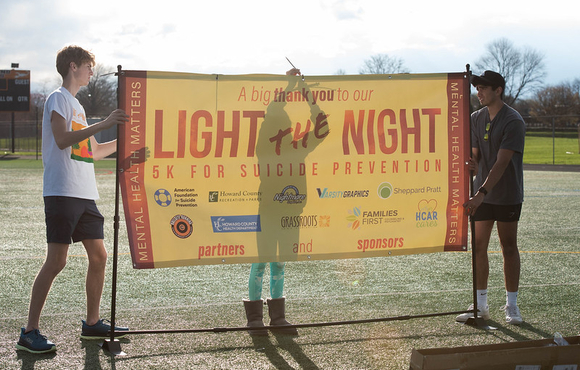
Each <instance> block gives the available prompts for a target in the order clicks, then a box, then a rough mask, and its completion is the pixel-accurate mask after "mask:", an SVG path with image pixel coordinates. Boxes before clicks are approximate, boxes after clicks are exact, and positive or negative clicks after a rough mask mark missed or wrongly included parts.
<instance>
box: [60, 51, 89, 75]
mask: <svg viewBox="0 0 580 370" xmlns="http://www.w3.org/2000/svg"><path fill="white" fill-rule="evenodd" d="M71 62H74V63H75V64H76V65H77V66H80V65H81V64H83V63H91V65H95V55H94V54H93V53H91V52H90V51H88V50H85V49H83V48H81V47H80V46H76V45H67V46H65V47H63V48H62V49H60V50H59V51H58V53H57V54H56V70H57V71H58V73H59V74H60V75H61V76H62V78H65V77H66V76H67V75H68V70H69V66H70V63H71Z"/></svg>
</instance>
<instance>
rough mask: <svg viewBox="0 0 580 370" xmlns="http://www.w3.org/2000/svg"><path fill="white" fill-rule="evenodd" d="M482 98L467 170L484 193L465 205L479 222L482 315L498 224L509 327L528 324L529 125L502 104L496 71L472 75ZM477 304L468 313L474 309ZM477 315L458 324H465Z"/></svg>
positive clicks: (477, 259) (474, 115)
mask: <svg viewBox="0 0 580 370" xmlns="http://www.w3.org/2000/svg"><path fill="white" fill-rule="evenodd" d="M471 83H472V85H473V86H475V88H476V89H477V97H478V99H479V101H480V103H481V105H482V106H483V108H481V109H480V110H478V111H476V112H473V113H472V115H471V135H472V157H471V158H470V159H469V162H468V165H469V168H470V170H472V171H475V173H476V176H475V180H474V189H479V190H478V191H477V192H476V193H475V195H473V196H472V197H471V198H470V199H469V200H468V201H467V202H466V203H465V204H464V207H465V210H466V212H467V214H468V215H469V216H471V218H472V222H474V223H475V233H474V235H475V236H474V237H475V246H474V249H475V251H474V252H475V254H474V255H475V264H476V277H475V278H476V289H477V302H476V304H477V310H478V311H479V316H481V317H482V318H484V319H486V320H488V319H489V318H490V314H489V305H488V304H487V283H488V278H489V259H488V255H487V250H488V246H489V240H490V237H491V232H492V229H493V225H494V223H495V222H497V233H498V236H499V241H500V245H501V249H502V254H503V271H504V283H505V289H506V305H505V306H504V307H503V308H502V309H503V310H504V311H505V315H506V322H507V323H508V324H515V325H518V324H521V323H522V322H523V320H522V316H521V313H520V310H519V308H518V304H517V297H518V290H519V280H520V254H519V251H518V245H517V231H518V221H519V219H520V214H521V209H522V203H523V200H524V185H523V160H522V158H523V153H524V141H525V123H524V120H523V118H522V117H521V115H520V114H519V113H518V112H517V111H516V110H515V109H513V108H511V107H510V106H508V105H507V104H505V103H504V101H503V96H504V90H505V80H504V78H503V77H502V76H501V75H500V74H499V73H496V72H493V71H485V72H484V73H483V74H482V75H480V76H472V78H471ZM473 309H474V307H473V304H472V305H471V306H470V307H469V310H473ZM471 317H473V313H464V314H461V315H459V316H457V318H456V320H457V321H459V322H465V321H467V320H468V319H469V318H471Z"/></svg>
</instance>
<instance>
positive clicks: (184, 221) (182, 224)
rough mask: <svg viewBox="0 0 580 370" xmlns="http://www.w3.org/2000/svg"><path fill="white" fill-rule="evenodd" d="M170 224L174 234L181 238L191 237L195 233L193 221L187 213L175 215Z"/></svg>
mask: <svg viewBox="0 0 580 370" xmlns="http://www.w3.org/2000/svg"><path fill="white" fill-rule="evenodd" d="M170 225H171V230H172V231H173V234H175V236H177V237H178V238H180V239H185V238H189V236H190V235H191V234H192V233H193V222H192V221H191V219H190V218H189V217H187V216H185V215H176V216H174V217H173V218H172V219H171V221H170Z"/></svg>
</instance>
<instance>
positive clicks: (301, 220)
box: [280, 215, 330, 229]
mask: <svg viewBox="0 0 580 370" xmlns="http://www.w3.org/2000/svg"><path fill="white" fill-rule="evenodd" d="M280 226H282V228H283V229H314V228H319V227H330V216H328V215H324V216H318V215H298V216H283V217H281V218H280Z"/></svg>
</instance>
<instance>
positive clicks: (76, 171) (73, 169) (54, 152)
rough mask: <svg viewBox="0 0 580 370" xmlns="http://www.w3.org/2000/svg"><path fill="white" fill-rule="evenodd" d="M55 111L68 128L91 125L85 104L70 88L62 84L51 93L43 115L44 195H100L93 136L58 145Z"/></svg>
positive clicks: (93, 196)
mask: <svg viewBox="0 0 580 370" xmlns="http://www.w3.org/2000/svg"><path fill="white" fill-rule="evenodd" d="M52 112H56V113H58V114H60V115H61V116H62V117H63V118H64V119H65V120H66V124H67V130H68V131H76V130H81V129H83V128H84V127H86V126H88V125H87V119H86V117H85V110H84V108H83V107H82V105H81V104H80V103H79V101H78V100H77V99H76V98H75V97H74V96H72V94H71V93H70V92H69V91H68V90H67V89H65V88H64V87H62V86H61V87H60V88H58V89H56V90H55V91H53V92H52V93H51V94H50V95H49V96H48V99H47V100H46V103H45V104H44V116H43V119H42V163H43V165H44V186H43V195H44V196H45V197H46V196H67V197H74V198H82V199H92V200H96V199H99V193H98V191H97V182H96V179H95V168H94V165H93V153H92V150H91V142H90V140H89V139H86V140H84V141H82V142H80V143H78V144H75V145H73V146H71V147H68V148H65V149H63V150H61V149H59V148H58V146H57V145H56V142H55V140H54V135H53V134H52V127H51V123H50V121H51V117H52Z"/></svg>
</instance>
